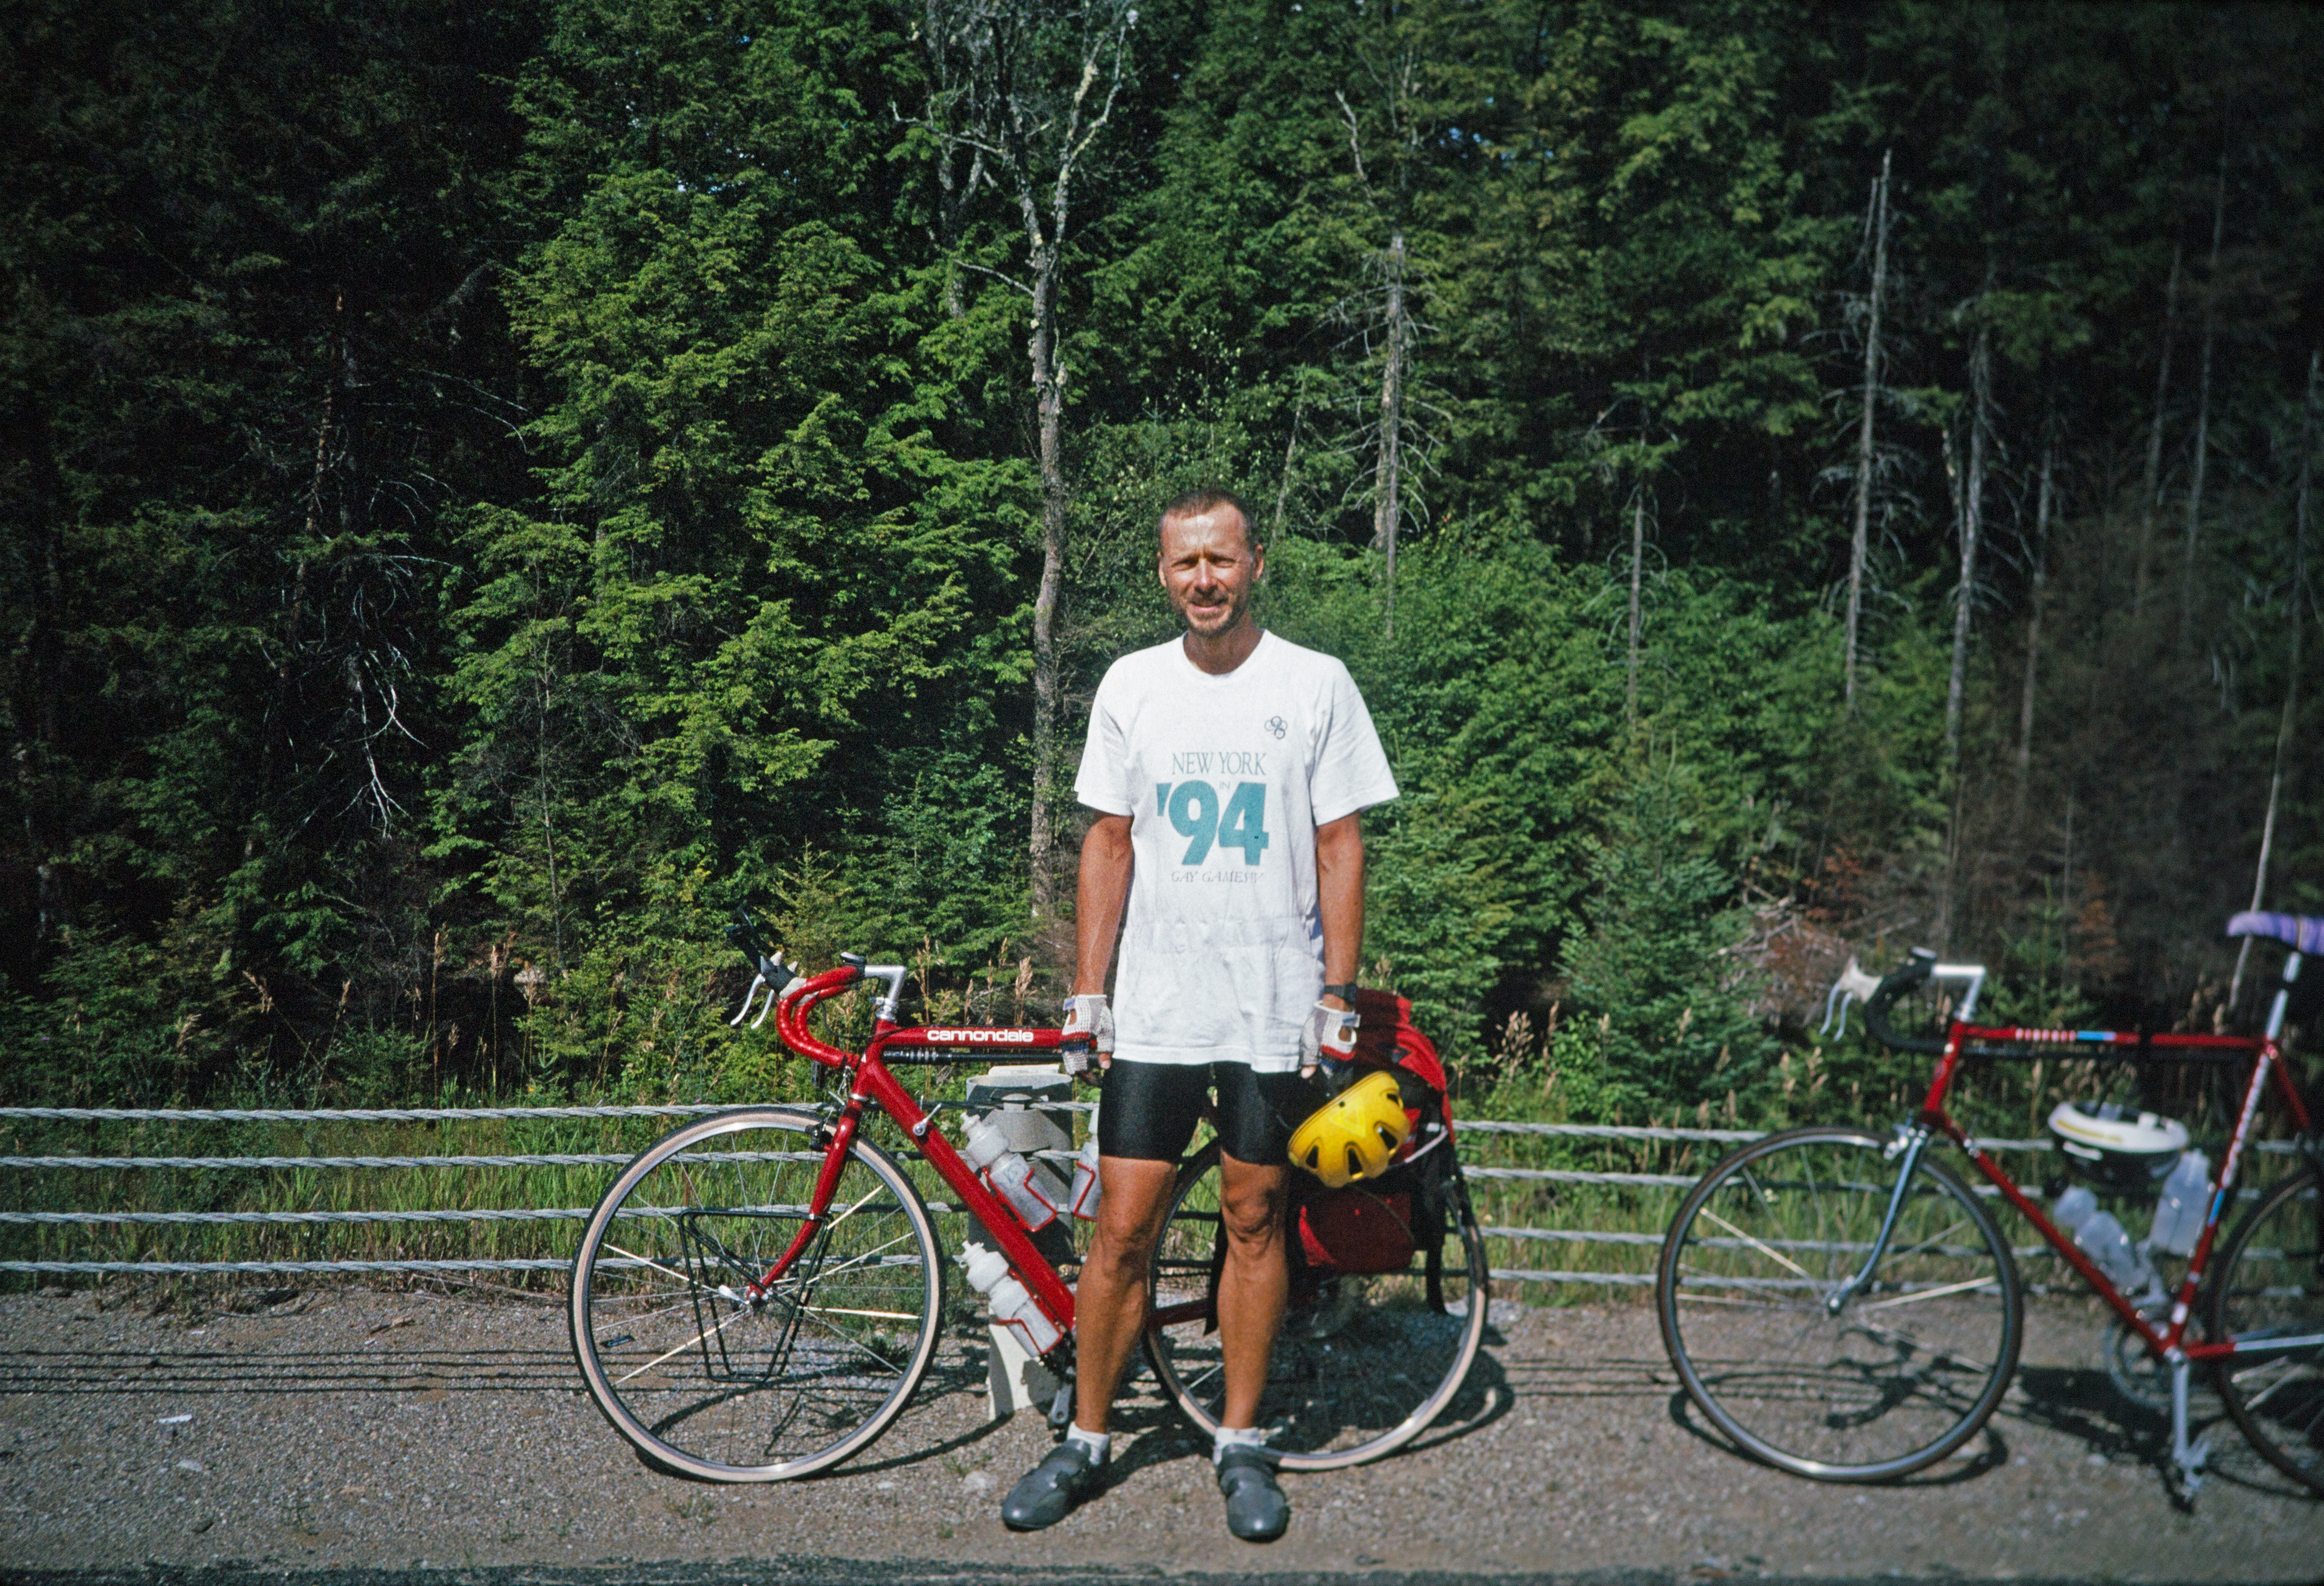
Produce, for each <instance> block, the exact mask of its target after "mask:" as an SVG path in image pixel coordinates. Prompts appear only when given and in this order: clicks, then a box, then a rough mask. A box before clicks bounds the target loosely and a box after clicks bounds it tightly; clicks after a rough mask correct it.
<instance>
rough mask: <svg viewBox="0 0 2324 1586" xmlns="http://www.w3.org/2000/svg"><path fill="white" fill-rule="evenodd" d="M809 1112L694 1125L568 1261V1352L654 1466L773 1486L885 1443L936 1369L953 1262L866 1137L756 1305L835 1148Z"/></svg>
mask: <svg viewBox="0 0 2324 1586" xmlns="http://www.w3.org/2000/svg"><path fill="white" fill-rule="evenodd" d="M821 1128H822V1125H821V1122H820V1120H817V1119H816V1118H815V1117H814V1116H813V1115H811V1114H808V1113H803V1112H793V1111H788V1110H783V1109H777V1108H754V1109H752V1110H750V1111H740V1112H727V1113H721V1114H719V1115H717V1116H716V1117H712V1118H705V1119H703V1120H701V1121H699V1122H697V1123H690V1124H687V1126H686V1127H685V1128H683V1129H680V1130H678V1131H677V1132H676V1133H674V1134H671V1135H670V1136H669V1137H668V1138H667V1139H663V1140H662V1141H661V1142H660V1143H659V1145H656V1146H653V1147H651V1148H649V1149H648V1150H647V1151H646V1152H645V1153H644V1154H643V1155H641V1156H640V1157H638V1158H637V1159H636V1160H635V1161H633V1162H632V1163H631V1164H630V1165H629V1166H627V1167H625V1168H624V1169H622V1175H621V1176H620V1177H619V1178H617V1179H615V1180H614V1181H613V1188H611V1189H610V1190H608V1191H606V1192H605V1196H604V1199H603V1200H602V1201H600V1202H599V1203H597V1208H596V1210H595V1212H594V1213H592V1214H591V1215H590V1218H589V1224H588V1227H587V1229H586V1231H584V1232H583V1234H582V1236H581V1249H580V1253H579V1254H578V1255H576V1257H575V1258H574V1262H573V1293H572V1302H571V1309H570V1316H569V1319H570V1322H571V1324H572V1330H573V1353H574V1357H575V1359H576V1360H578V1361H579V1363H580V1367H581V1376H582V1379H583V1381H585V1382H586V1384H587V1385H588V1388H589V1394H590V1397H592V1398H594V1399H595V1400H596V1402H597V1407H598V1408H599V1409H600V1410H602V1411H603V1412H604V1415H605V1419H607V1420H608V1421H610V1422H612V1423H613V1428H614V1430H616V1431H617V1432H619V1433H620V1434H622V1436H623V1437H626V1438H628V1439H629V1440H630V1442H631V1443H632V1444H634V1445H635V1446H636V1448H637V1450H638V1452H639V1453H640V1454H641V1455H642V1456H643V1457H644V1458H645V1460H646V1461H647V1462H648V1463H650V1464H651V1465H653V1466H655V1467H657V1468H658V1469H660V1470H663V1471H669V1472H671V1473H673V1474H677V1475H681V1476H690V1477H693V1478H695V1479H696V1480H704V1481H779V1480H787V1479H788V1478H790V1477H793V1476H804V1475H807V1474H808V1473H809V1472H811V1471H821V1470H824V1469H826V1468H827V1467H829V1466H832V1465H835V1464H837V1463H838V1462H840V1461H842V1460H844V1459H845V1458H847V1457H848V1456H849V1455H850V1454H852V1453H854V1452H856V1451H857V1450H859V1449H861V1448H862V1447H864V1446H865V1445H866V1444H868V1443H871V1440H872V1439H873V1438H875V1437H877V1436H879V1435H880V1434H881V1432H883V1431H885V1430H887V1427H888V1425H889V1423H890V1422H891V1421H893V1420H894V1419H895V1418H896V1416H897V1415H899V1414H900V1413H901V1412H902V1410H903V1408H904V1406H905V1404H906V1402H907V1401H908V1400H909V1399H910V1397H912V1391H913V1389H915V1388H918V1386H919V1384H920V1379H921V1378H923V1377H924V1376H926V1375H927V1369H928V1363H929V1361H930V1360H932V1359H933V1358H934V1357H935V1354H936V1333H937V1328H938V1324H939V1323H940V1321H941V1319H942V1317H943V1315H944V1265H943V1263H942V1262H941V1261H940V1260H938V1259H937V1254H936V1252H937V1246H936V1230H935V1228H934V1226H933V1225H932V1224H931V1223H930V1222H929V1221H928V1210H927V1204H926V1203H924V1202H923V1201H922V1200H921V1199H920V1195H919V1192H918V1190H916V1189H914V1188H913V1187H912V1184H911V1181H910V1180H909V1179H908V1178H907V1177H905V1176H904V1173H903V1170H902V1169H901V1168H899V1167H898V1166H896V1164H895V1162H894V1161H893V1159H891V1158H890V1157H889V1156H888V1154H887V1153H886V1152H884V1151H882V1150H881V1149H880V1148H878V1147H877V1146H874V1145H872V1144H871V1142H870V1141H868V1140H865V1139H862V1137H860V1136H859V1137H858V1138H857V1139H855V1141H854V1142H853V1145H852V1146H851V1148H849V1151H848V1154H847V1157H846V1158H845V1159H844V1161H843V1163H842V1164H841V1166H840V1172H839V1183H838V1187H837V1190H836V1191H835V1194H833V1195H832V1198H831V1202H830V1205H829V1209H828V1210H827V1212H826V1213H825V1218H824V1222H823V1224H822V1226H821V1227H820V1228H819V1229H818V1230H817V1231H816V1234H815V1236H814V1237H813V1238H812V1239H811V1240H808V1241H807V1247H806V1248H805V1249H803V1250H801V1251H800V1253H799V1256H798V1259H797V1260H796V1261H795V1262H794V1263H793V1264H792V1266H791V1267H790V1268H789V1270H788V1271H787V1272H786V1273H785V1274H784V1276H783V1277H782V1279H781V1281H780V1282H779V1283H777V1284H776V1285H775V1286H773V1288H772V1289H771V1290H770V1291H769V1292H768V1293H767V1294H766V1295H764V1296H761V1297H760V1298H758V1299H752V1297H751V1296H750V1293H749V1287H750V1285H751V1284H752V1282H753V1281H754V1280H758V1279H761V1278H763V1277H765V1276H766V1275H767V1273H768V1272H769V1271H770V1269H771V1268H773V1266H774V1265H775V1262H776V1260H777V1259H779V1257H780V1256H781V1255H782V1253H783V1251H784V1250H785V1249H788V1247H789V1245H790V1243H791V1240H792V1239H793V1237H794V1236H795V1235H796V1234H797V1233H798V1231H799V1229H800V1226H801V1225H802V1223H803V1222H805V1221H806V1218H807V1210H808V1203H809V1202H810V1201H811V1200H812V1199H813V1196H814V1191H815V1185H816V1175H817V1174H818V1172H820V1171H821V1169H822V1166H823V1164H824V1158H825V1152H824V1150H823V1149H822V1148H820V1147H818V1145H817V1144H816V1139H817V1136H818V1133H819V1131H820V1130H821Z"/></svg>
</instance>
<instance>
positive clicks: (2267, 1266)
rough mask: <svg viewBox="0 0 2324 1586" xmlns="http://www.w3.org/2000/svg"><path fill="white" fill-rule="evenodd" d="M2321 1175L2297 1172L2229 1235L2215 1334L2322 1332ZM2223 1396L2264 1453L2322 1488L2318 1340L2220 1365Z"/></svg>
mask: <svg viewBox="0 0 2324 1586" xmlns="http://www.w3.org/2000/svg"><path fill="white" fill-rule="evenodd" d="M2319 1193H2324V1178H2319V1176H2318V1175H2317V1173H2316V1172H2315V1171H2314V1170H2313V1169H2312V1168H2310V1169H2306V1170H2303V1171H2301V1172H2299V1173H2295V1174H2293V1175H2292V1176H2291V1177H2289V1178H2287V1179H2285V1180H2284V1181H2283V1182H2282V1183H2281V1184H2279V1185H2276V1186H2275V1187H2274V1188H2273V1189H2272V1190H2270V1191H2268V1192H2267V1194H2265V1195H2264V1196H2263V1197H2261V1200H2260V1203H2259V1204H2258V1205H2256V1206H2255V1207H2253V1208H2252V1211H2251V1213H2250V1215H2248V1216H2246V1218H2245V1219H2244V1220H2243V1221H2242V1222H2239V1223H2237V1224H2236V1230H2235V1231H2234V1233H2232V1234H2230V1235H2229V1236H2228V1238H2227V1253H2226V1254H2225V1255H2224V1256H2222V1257H2221V1258H2220V1259H2219V1267H2218V1277H2217V1278H2216V1279H2215V1280H2214V1283H2213V1286H2212V1290H2211V1336H2212V1337H2213V1338H2215V1339H2234V1340H2236V1341H2237V1342H2264V1340H2265V1339H2266V1338H2267V1337H2268V1335H2270V1334H2273V1335H2275V1336H2277V1337H2282V1336H2285V1335H2287V1334H2297V1335H2303V1336H2312V1335H2317V1334H2324V1254H2319V1245H2324V1199H2319ZM2217 1382H2218V1393H2219V1398H2220V1400H2221V1401H2222V1402H2223V1403H2224V1404H2225V1405H2226V1406H2227V1414H2228V1415H2230V1416H2231V1417H2233V1419H2234V1421H2235V1423H2236V1429H2237V1430H2239V1431H2240V1432H2242V1433H2243V1434H2244V1439H2245V1441H2246V1442H2247V1443H2250V1444H2251V1445H2252V1447H2253V1448H2255V1449H2256V1450H2258V1451H2259V1453H2260V1456H2261V1457H2262V1458H2264V1459H2265V1460H2266V1461H2267V1462H2268V1463H2269V1464H2271V1465H2273V1466H2274V1467H2275V1468H2276V1469H2277V1470H2279V1471H2282V1472H2283V1473H2284V1474H2285V1475H2287V1476H2289V1477H2291V1478H2292V1480H2295V1481H2297V1482H2299V1483H2300V1484H2301V1485H2302V1486H2304V1487H2306V1488H2307V1489H2309V1490H2310V1491H2311V1492H2317V1493H2324V1343H2319V1344H2316V1345H2311V1346H2310V1347H2308V1348H2306V1349H2303V1350H2299V1351H2292V1352H2290V1353H2282V1352H2277V1351H2262V1352H2261V1353H2260V1354H2259V1355H2258V1356H2257V1357H2256V1358H2255V1359H2252V1360H2244V1361H2242V1362H2241V1363H2240V1364H2238V1361H2237V1359H2236V1357H2235V1356H2232V1355H2231V1356H2228V1357H2227V1358H2226V1359H2224V1360H2221V1361H2220V1362H2219V1363H2218V1368H2217Z"/></svg>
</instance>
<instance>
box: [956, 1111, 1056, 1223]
mask: <svg viewBox="0 0 2324 1586" xmlns="http://www.w3.org/2000/svg"><path fill="white" fill-rule="evenodd" d="M960 1154H961V1155H962V1156H964V1157H967V1158H968V1165H969V1166H971V1167H973V1168H975V1169H976V1170H977V1171H978V1172H979V1173H981V1174H982V1175H983V1176H984V1181H985V1183H987V1184H989V1185H991V1186H992V1193H993V1194H997V1195H999V1196H1000V1197H1001V1199H1002V1200H1004V1201H1006V1202H1008V1203H1009V1205H1010V1210H1012V1211H1014V1212H1015V1213H1017V1217H1018V1220H1019V1222H1023V1223H1024V1224H1025V1226H1026V1227H1027V1228H1028V1230H1031V1231H1034V1232H1038V1231H1040V1230H1042V1229H1044V1228H1047V1227H1048V1226H1049V1224H1050V1223H1052V1222H1056V1220H1057V1213H1058V1212H1059V1211H1060V1210H1062V1209H1063V1208H1064V1206H1065V1185H1061V1184H1059V1183H1058V1182H1057V1178H1056V1175H1055V1174H1053V1173H1051V1172H1050V1171H1049V1170H1048V1169H1047V1167H1045V1166H1041V1165H1040V1164H1039V1163H1037V1162H1028V1161H1026V1160H1025V1158H1024V1157H1020V1156H1019V1155H1018V1154H1017V1153H1016V1152H1015V1151H1013V1150H1011V1149H1010V1146H1009V1139H1008V1137H1007V1136H1006V1135H1004V1134H1002V1133H1001V1131H1000V1130H998V1129H996V1128H994V1127H993V1126H992V1124H991V1122H989V1121H987V1120H984V1119H982V1118H972V1119H970V1120H969V1123H968V1132H967V1135H966V1138H965V1139H964V1140H963V1142H962V1147H961V1153H960Z"/></svg>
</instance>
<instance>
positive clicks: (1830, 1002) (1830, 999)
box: [1816, 953, 1880, 1036]
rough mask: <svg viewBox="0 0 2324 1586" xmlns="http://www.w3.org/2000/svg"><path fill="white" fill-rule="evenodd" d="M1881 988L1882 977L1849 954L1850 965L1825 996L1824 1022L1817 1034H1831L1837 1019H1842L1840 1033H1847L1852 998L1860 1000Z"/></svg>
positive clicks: (1842, 971)
mask: <svg viewBox="0 0 2324 1586" xmlns="http://www.w3.org/2000/svg"><path fill="white" fill-rule="evenodd" d="M1879 989H1880V977H1879V976H1878V975H1877V974H1874V973H1870V972H1869V971H1867V970H1866V969H1865V968H1864V967H1863V966H1862V965H1860V964H1858V963H1857V961H1856V955H1855V954H1852V953H1851V954H1849V958H1848V967H1847V968H1846V969H1843V970H1841V971H1840V978H1839V979H1838V980H1836V981H1834V982H1831V991H1829V992H1827V993H1826V994H1825V996H1824V1000H1823V1023H1822V1025H1821V1027H1819V1028H1817V1030H1816V1034H1817V1035H1818V1036H1824V1035H1829V1034H1831V1027H1832V1020H1833V1019H1839V1021H1840V1031H1839V1033H1840V1035H1843V1036H1844V1035H1846V1034H1847V1033H1848V1004H1849V1001H1850V1000H1856V1001H1859V1002H1860V1001H1862V1000H1865V999H1866V998H1867V997H1869V996H1871V995H1872V993H1873V992H1875V991H1878V990H1879Z"/></svg>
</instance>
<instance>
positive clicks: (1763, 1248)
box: [1702, 1206, 1814, 1282]
mask: <svg viewBox="0 0 2324 1586" xmlns="http://www.w3.org/2000/svg"><path fill="white" fill-rule="evenodd" d="M1702 1214H1703V1215H1704V1216H1705V1217H1708V1218H1710V1219H1711V1221H1712V1222H1716V1223H1717V1224H1719V1226H1720V1227H1721V1228H1723V1229H1725V1230H1726V1231H1728V1232H1729V1233H1731V1234H1733V1235H1734V1236H1735V1237H1736V1238H1737V1239H1739V1240H1742V1241H1743V1242H1744V1243H1745V1244H1748V1245H1749V1246H1750V1247H1751V1248H1752V1249H1755V1250H1757V1251H1758V1252H1759V1253H1760V1254H1761V1255H1764V1256H1766V1258H1767V1259H1770V1260H1772V1261H1775V1262H1776V1263H1778V1264H1779V1265H1781V1266H1784V1267H1786V1268H1790V1269H1791V1270H1792V1271H1794V1272H1796V1273H1798V1274H1799V1275H1800V1276H1801V1277H1807V1276H1808V1269H1807V1268H1804V1267H1803V1266H1801V1265H1800V1264H1799V1263H1798V1262H1797V1261H1794V1260H1792V1259H1789V1258H1788V1257H1786V1256H1784V1255H1782V1254H1780V1253H1779V1252H1777V1251H1775V1249H1770V1248H1769V1247H1768V1246H1767V1245H1766V1243H1765V1242H1764V1241H1762V1240H1756V1239H1753V1238H1752V1237H1751V1236H1750V1235H1749V1234H1748V1233H1746V1232H1744V1231H1742V1230H1741V1229H1739V1228H1738V1227H1736V1226H1735V1225H1734V1224H1733V1223H1732V1222H1728V1221H1727V1219H1726V1218H1724V1217H1721V1216H1720V1214H1719V1213H1716V1212H1714V1211H1712V1210H1711V1208H1710V1207H1708V1206H1705V1207H1704V1208H1703V1209H1702ZM1809 1281H1811V1282H1812V1281H1814V1280H1813V1279H1812V1278H1810V1279H1809Z"/></svg>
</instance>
